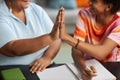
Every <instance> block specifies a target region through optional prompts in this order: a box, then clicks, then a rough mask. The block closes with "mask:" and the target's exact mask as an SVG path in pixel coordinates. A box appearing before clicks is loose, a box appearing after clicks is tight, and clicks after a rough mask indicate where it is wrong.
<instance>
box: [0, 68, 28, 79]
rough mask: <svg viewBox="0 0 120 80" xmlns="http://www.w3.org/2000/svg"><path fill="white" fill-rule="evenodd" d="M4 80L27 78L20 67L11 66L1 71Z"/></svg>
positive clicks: (0, 74)
mask: <svg viewBox="0 0 120 80" xmlns="http://www.w3.org/2000/svg"><path fill="white" fill-rule="evenodd" d="M0 76H1V77H2V80H26V79H25V77H24V75H23V73H22V71H21V70H20V68H10V69H5V70H2V71H0Z"/></svg>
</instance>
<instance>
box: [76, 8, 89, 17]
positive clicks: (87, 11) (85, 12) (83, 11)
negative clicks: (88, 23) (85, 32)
mask: <svg viewBox="0 0 120 80" xmlns="http://www.w3.org/2000/svg"><path fill="white" fill-rule="evenodd" d="M78 15H82V16H91V12H90V9H89V8H82V9H81V10H80V11H79V13H78Z"/></svg>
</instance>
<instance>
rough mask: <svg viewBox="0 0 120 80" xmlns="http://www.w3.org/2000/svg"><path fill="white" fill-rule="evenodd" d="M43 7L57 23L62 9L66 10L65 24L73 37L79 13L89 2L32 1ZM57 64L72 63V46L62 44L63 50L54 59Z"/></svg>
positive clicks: (78, 0)
mask: <svg viewBox="0 0 120 80" xmlns="http://www.w3.org/2000/svg"><path fill="white" fill-rule="evenodd" d="M32 1H33V2H35V3H37V4H38V5H39V6H41V7H43V8H44V10H45V11H46V12H47V14H48V15H49V17H50V18H51V19H52V21H53V22H55V19H56V16H57V13H58V10H59V8H60V7H64V8H65V24H66V28H67V29H66V30H67V32H68V33H69V34H70V35H71V36H72V35H73V32H74V26H75V23H76V20H77V14H78V11H79V10H80V9H81V8H83V7H88V0H32ZM54 62H55V63H72V62H73V59H72V57H71V46H70V45H68V44H66V43H65V42H63V43H62V46H61V49H60V51H59V53H58V54H57V56H56V57H55V59H54Z"/></svg>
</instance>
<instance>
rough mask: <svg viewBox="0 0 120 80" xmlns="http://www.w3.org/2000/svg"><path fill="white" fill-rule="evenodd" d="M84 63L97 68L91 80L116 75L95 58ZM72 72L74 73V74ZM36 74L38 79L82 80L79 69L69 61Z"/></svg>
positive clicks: (114, 78) (105, 79) (110, 78)
mask: <svg viewBox="0 0 120 80" xmlns="http://www.w3.org/2000/svg"><path fill="white" fill-rule="evenodd" d="M86 64H87V65H88V66H94V67H95V68H96V70H97V76H96V77H93V79H92V80H116V77H115V76H114V75H113V74H112V73H110V72H109V71H108V70H107V69H106V68H105V67H104V66H103V65H102V64H100V63H99V62H98V61H97V60H95V59H93V60H88V61H86ZM68 67H69V68H68ZM71 70H72V71H71ZM74 74H76V76H75V75H74ZM37 75H38V77H39V78H40V80H82V79H81V74H80V71H79V70H78V69H77V67H76V66H75V65H74V64H71V63H69V64H66V65H62V66H58V67H53V68H48V69H46V70H44V71H43V72H38V73H37Z"/></svg>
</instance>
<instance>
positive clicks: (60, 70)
mask: <svg viewBox="0 0 120 80" xmlns="http://www.w3.org/2000/svg"><path fill="white" fill-rule="evenodd" d="M37 75H38V77H39V78H40V80H77V79H76V77H75V76H74V75H73V73H71V71H70V70H69V69H68V68H67V67H66V65H62V66H58V67H53V68H48V69H46V70H44V71H43V72H38V73H37Z"/></svg>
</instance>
